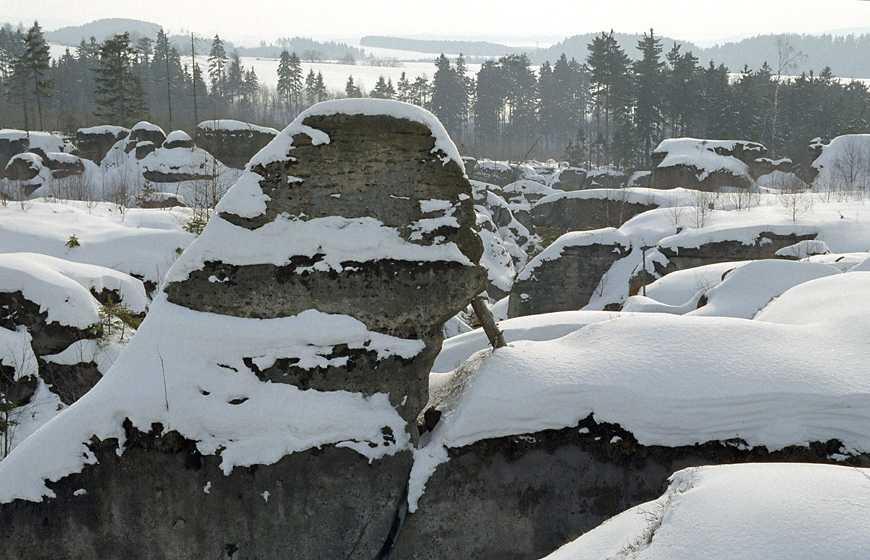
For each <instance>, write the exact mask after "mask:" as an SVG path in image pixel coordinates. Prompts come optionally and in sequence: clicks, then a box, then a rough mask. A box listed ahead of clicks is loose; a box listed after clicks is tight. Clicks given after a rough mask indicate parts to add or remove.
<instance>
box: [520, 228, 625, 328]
mask: <svg viewBox="0 0 870 560" xmlns="http://www.w3.org/2000/svg"><path fill="white" fill-rule="evenodd" d="M629 251H630V247H629V246H628V245H627V244H623V243H613V244H609V243H608V244H602V243H591V244H580V245H567V246H564V247H562V249H561V254H560V255H559V256H558V257H554V258H552V259H551V260H543V261H542V262H540V263H539V264H537V266H535V268H534V271H533V272H531V274H530V275H529V274H528V271H527V270H524V271H523V273H521V274H520V275H519V276H517V279H516V280H515V281H514V284H513V287H512V288H511V296H510V301H509V303H508V317H522V316H525V315H537V314H539V313H551V312H553V311H571V310H576V309H581V308H582V307H584V306H586V304H588V303H589V300H590V299H591V298H592V296H593V295H594V293H595V289H596V288H597V287H598V285H599V283H600V282H601V279H602V277H603V276H604V275H605V274H606V273H607V271H608V270H610V267H611V266H613V263H615V262H616V261H618V260H619V259H621V258H623V257H625V256H627V255H628V253H629ZM534 264H535V261H532V262H531V263H529V265H527V268H528V267H531V266H533V265H534ZM524 274H525V275H524Z"/></svg>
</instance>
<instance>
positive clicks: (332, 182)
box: [0, 100, 486, 560]
mask: <svg viewBox="0 0 870 560" xmlns="http://www.w3.org/2000/svg"><path fill="white" fill-rule="evenodd" d="M291 154H292V156H291ZM217 212H218V213H217V214H216V215H215V216H213V217H212V220H211V221H210V222H209V224H208V226H207V227H206V228H205V230H204V231H203V233H202V234H201V236H200V237H199V240H198V241H197V243H195V244H193V245H191V246H190V247H189V248H188V250H187V251H185V253H184V254H183V255H182V256H181V257H179V259H178V260H177V261H176V263H175V265H173V268H172V269H170V271H169V272H168V273H167V277H166V280H165V284H164V291H163V292H161V293H160V294H158V296H157V297H156V300H155V303H154V304H153V305H152V308H151V311H150V312H149V315H148V317H147V318H146V319H145V322H144V323H143V324H142V327H141V328H140V329H139V331H138V333H137V335H136V337H135V339H134V341H133V342H132V343H131V345H130V346H129V347H128V349H127V351H126V352H125V353H124V355H123V356H122V357H121V358H120V359H119V362H118V363H116V366H115V368H114V369H113V375H111V376H109V377H107V378H105V379H104V381H103V382H101V383H100V384H98V386H97V387H96V388H95V389H94V390H93V391H92V392H91V394H90V395H89V399H88V403H89V404H88V405H87V406H86V405H85V403H80V405H79V406H76V407H72V408H70V409H68V411H66V412H65V413H64V414H63V416H62V417H60V418H58V419H57V420H56V421H55V422H53V423H52V426H57V428H55V429H44V430H41V431H40V432H39V434H40V435H39V436H38V437H39V439H37V440H32V441H33V445H32V446H31V448H32V449H38V448H41V449H46V448H48V449H52V457H49V458H46V457H45V456H44V453H42V452H40V453H39V454H28V452H27V450H26V449H23V448H19V449H17V450H16V451H15V452H14V453H13V454H12V455H11V456H10V457H8V458H7V459H6V460H5V461H3V463H0V478H2V479H3V480H4V485H3V486H2V487H0V504H3V505H0V529H2V530H3V531H4V536H5V537H4V538H5V540H4V547H3V549H2V551H0V558H13V557H30V558H39V557H47V556H55V557H56V556H61V557H109V556H123V557H125V558H133V559H136V558H149V559H151V558H155V559H156V558H218V557H221V558H223V557H236V558H261V559H284V558H290V557H293V558H305V559H320V558H322V559H330V560H332V559H335V558H358V559H371V558H379V557H381V556H382V552H383V551H385V550H388V548H389V544H388V543H390V542H391V539H392V535H393V533H394V530H395V529H396V528H398V526H399V524H400V519H401V517H402V512H403V511H404V503H405V494H406V488H407V484H408V478H409V473H410V468H411V463H412V449H413V447H414V443H415V442H416V440H417V431H416V418H417V416H418V414H419V413H420V412H421V411H422V409H423V407H424V406H425V404H426V402H427V398H428V373H429V369H430V367H431V364H432V362H433V360H434V358H435V356H436V354H437V353H438V351H439V350H440V346H441V341H442V337H443V334H442V328H443V325H444V323H445V322H446V321H447V320H448V319H449V318H450V317H453V316H454V315H456V313H457V312H458V311H460V310H461V309H463V308H464V307H465V306H466V305H467V304H468V302H469V301H470V299H471V298H472V297H473V296H474V295H476V294H477V293H479V292H480V291H481V290H482V289H483V288H484V286H485V283H486V274H485V271H484V270H483V269H482V268H481V267H480V266H479V265H478V264H477V263H478V261H479V260H480V257H481V254H482V249H483V248H482V244H481V242H480V239H479V237H478V236H477V234H476V232H475V231H474V220H475V215H474V212H473V208H472V201H471V188H470V185H469V183H468V181H467V179H466V178H465V176H464V172H463V168H462V162H461V160H460V159H459V156H458V153H457V151H456V148H455V147H454V146H453V144H452V142H451V141H450V139H449V137H448V136H447V134H446V132H445V131H444V129H443V127H442V126H441V125H440V123H438V121H437V119H435V118H434V116H432V115H431V114H430V113H428V112H425V111H424V110H422V109H419V108H416V107H411V106H408V105H405V104H400V103H397V102H391V101H386V100H366V101H359V100H342V101H334V102H328V103H324V104H319V105H316V106H314V107H312V108H310V109H309V110H307V111H306V112H304V113H303V114H301V115H300V116H299V117H298V118H297V120H296V121H294V122H293V123H292V124H291V125H290V126H288V128H287V129H285V130H284V131H283V132H282V133H281V134H280V135H279V136H278V137H276V139H275V140H274V141H273V143H272V144H270V146H269V147H267V148H266V149H264V150H262V151H260V152H259V153H258V155H257V156H256V157H255V158H254V159H253V160H252V161H251V162H250V165H249V167H248V171H247V172H246V173H245V174H244V175H243V176H242V177H241V179H240V180H239V182H238V183H237V184H236V185H235V186H234V187H233V188H232V189H231V191H230V192H229V193H228V194H227V195H226V196H225V197H224V198H223V200H222V201H221V203H220V204H219V206H218V208H217ZM34 437H36V436H34ZM46 445H47V446H48V447H45V446H46ZM121 451H123V453H122V452H121ZM83 453H84V455H83ZM10 473H16V474H15V476H14V477H13V476H11V475H10ZM49 473H50V474H49ZM49 478H50V479H51V480H50V481H49V480H47V479H49ZM6 481H13V483H11V484H5V482H6Z"/></svg>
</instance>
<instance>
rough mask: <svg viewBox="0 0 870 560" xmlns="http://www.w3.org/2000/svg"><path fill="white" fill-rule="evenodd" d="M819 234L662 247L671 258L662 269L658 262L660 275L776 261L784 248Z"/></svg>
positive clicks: (772, 235)
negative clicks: (703, 268)
mask: <svg viewBox="0 0 870 560" xmlns="http://www.w3.org/2000/svg"><path fill="white" fill-rule="evenodd" d="M815 237H816V234H796V233H792V234H788V235H781V234H776V233H771V232H761V233H759V234H758V237H756V239H755V242H754V243H751V244H749V245H744V244H743V243H742V242H741V241H733V240H731V241H717V242H713V243H704V244H701V245H700V246H698V247H679V248H677V249H674V248H671V247H658V250H659V252H660V253H661V254H662V255H664V256H665V257H666V258H667V259H668V264H667V265H665V266H662V265H661V264H660V263H658V262H656V263H655V267H656V272H658V273H659V275H661V276H664V275H665V274H669V273H671V272H674V271H676V270H685V269H687V268H695V267H698V266H704V265H708V264H713V263H720V262H737V261H749V260H760V259H774V258H777V257H776V252H777V251H779V250H780V249H782V248H783V247H788V246H790V245H794V244H795V243H800V242H801V241H808V240H811V239H815Z"/></svg>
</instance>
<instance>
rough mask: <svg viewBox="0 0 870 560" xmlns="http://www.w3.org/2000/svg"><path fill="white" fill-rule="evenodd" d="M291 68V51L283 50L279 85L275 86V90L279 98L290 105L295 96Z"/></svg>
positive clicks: (279, 67)
mask: <svg viewBox="0 0 870 560" xmlns="http://www.w3.org/2000/svg"><path fill="white" fill-rule="evenodd" d="M291 72H292V70H291V68H290V53H289V52H287V49H284V50H283V51H281V56H280V57H279V58H278V85H277V86H276V87H275V92H276V93H277V94H278V99H280V100H281V103H283V104H285V105H289V104H290V103H291V99H292V96H293V90H292V87H291V85H290V81H291V79H292V78H291Z"/></svg>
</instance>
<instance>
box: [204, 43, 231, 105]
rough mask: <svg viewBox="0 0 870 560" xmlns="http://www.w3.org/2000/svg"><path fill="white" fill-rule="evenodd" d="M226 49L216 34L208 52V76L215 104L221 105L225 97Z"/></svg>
mask: <svg viewBox="0 0 870 560" xmlns="http://www.w3.org/2000/svg"><path fill="white" fill-rule="evenodd" d="M227 60H228V58H227V51H226V50H225V49H224V43H223V41H221V38H220V37H219V36H217V35H215V36H214V40H213V41H212V43H211V50H210V51H209V53H208V76H209V79H210V80H211V95H212V98H213V99H214V100H215V102H216V104H217V105H218V106H219V107H220V106H223V103H224V100H225V99H226V92H225V91H224V90H225V89H226V73H227V71H226V68H227Z"/></svg>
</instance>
